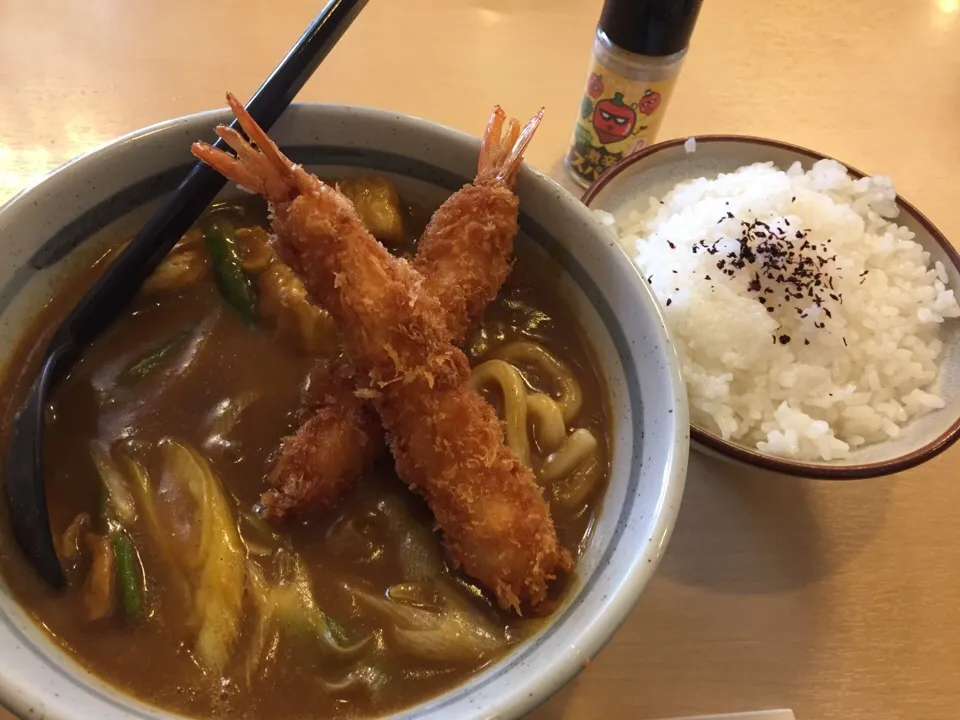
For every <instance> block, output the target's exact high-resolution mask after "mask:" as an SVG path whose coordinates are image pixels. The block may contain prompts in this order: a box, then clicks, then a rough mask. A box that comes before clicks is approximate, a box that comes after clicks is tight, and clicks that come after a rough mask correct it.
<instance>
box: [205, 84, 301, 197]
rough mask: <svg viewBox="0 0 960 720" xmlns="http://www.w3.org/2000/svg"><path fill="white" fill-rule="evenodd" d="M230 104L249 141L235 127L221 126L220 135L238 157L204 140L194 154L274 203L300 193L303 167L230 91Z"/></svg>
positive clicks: (234, 180)
mask: <svg viewBox="0 0 960 720" xmlns="http://www.w3.org/2000/svg"><path fill="white" fill-rule="evenodd" d="M227 103H228V104H229V105H230V109H231V110H232V111H233V114H234V115H236V117H237V120H238V121H239V122H240V127H241V128H243V131H244V132H245V133H246V134H247V138H249V140H248V139H247V138H245V137H243V135H241V134H240V133H239V132H237V131H236V130H234V129H233V128H230V127H226V126H224V125H219V126H217V128H216V133H217V135H218V136H219V137H220V138H221V139H222V140H223V141H224V142H225V143H226V144H227V145H229V146H230V148H231V149H232V150H233V151H234V152H235V153H236V157H234V156H233V155H231V154H230V153H227V152H224V151H223V150H219V149H217V148H215V147H213V146H212V145H210V144H209V143H205V142H202V141H200V142H195V143H194V144H193V147H192V148H191V150H192V151H193V154H194V155H195V156H196V157H197V158H198V159H200V160H202V161H203V162H205V163H206V164H207V165H209V166H210V167H211V168H213V169H214V170H216V171H217V172H218V173H220V174H221V175H223V176H224V177H226V178H227V179H228V180H232V181H233V182H235V183H237V184H238V185H240V186H242V187H243V188H245V189H247V190H249V191H250V192H253V193H256V194H257V195H261V196H263V197H264V198H266V199H267V200H268V201H270V202H284V201H289V200H292V199H293V198H294V197H296V196H297V195H299V194H300V191H301V184H302V183H301V182H300V175H301V174H302V170H301V169H300V168H299V167H298V166H297V165H295V164H294V163H292V162H291V161H290V160H289V159H288V158H287V157H286V156H285V155H284V154H283V153H282V152H280V149H279V148H278V147H277V146H276V144H274V142H273V141H272V140H271V139H270V138H269V137H267V134H266V133H265V132H264V131H263V128H261V127H260V126H259V125H258V124H257V123H256V121H255V120H254V119H253V118H252V117H251V116H250V113H248V112H247V110H246V108H245V107H243V105H242V104H240V101H239V100H237V98H236V96H235V95H233V93H227Z"/></svg>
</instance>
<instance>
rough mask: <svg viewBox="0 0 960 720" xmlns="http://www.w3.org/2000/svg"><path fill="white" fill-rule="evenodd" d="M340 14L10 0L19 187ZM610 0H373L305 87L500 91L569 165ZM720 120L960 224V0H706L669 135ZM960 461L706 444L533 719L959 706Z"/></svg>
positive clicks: (8, 75) (500, 99)
mask: <svg viewBox="0 0 960 720" xmlns="http://www.w3.org/2000/svg"><path fill="white" fill-rule="evenodd" d="M319 5H320V3H319V2H316V1H315V2H307V1H306V0H286V1H285V2H283V3H262V2H253V1H252V0H204V2H194V1H192V0H165V1H164V2H149V1H148V0H84V2H79V1H78V0H0V201H3V200H6V199H7V198H8V197H9V196H12V195H13V194H14V193H15V192H17V191H18V190H20V189H21V188H22V187H24V186H26V185H27V184H29V183H32V182H34V181H36V180H38V179H39V178H41V177H42V176H43V175H44V174H45V173H46V172H48V171H49V170H51V169H53V168H54V167H56V166H57V165H59V164H60V163H62V162H64V161H65V160H68V159H70V158H71V157H73V156H75V155H77V154H79V153H81V152H84V151H87V150H89V149H91V148H93V147H95V146H97V145H99V144H101V143H103V142H105V141H108V140H110V139H112V138H114V137H116V136H118V135H121V134H123V133H126V132H129V131H131V130H134V129H136V128H139V127H143V126H145V125H149V124H151V123H155V122H157V121H160V120H164V119H167V118H170V117H174V116H177V115H182V114H185V113H191V112H195V111H198V110H204V109H207V108H210V107H215V106H219V105H220V104H221V102H222V98H223V93H224V90H226V89H231V90H233V91H234V92H235V93H237V94H238V95H239V96H241V97H247V96H249V94H250V93H251V92H252V91H253V90H254V89H255V88H256V86H257V85H258V83H259V82H260V80H261V79H262V78H263V77H265V75H266V74H267V73H268V72H269V70H270V69H271V68H272V67H273V66H274V64H275V62H276V61H277V60H278V59H279V58H280V57H281V55H282V54H283V52H284V51H285V50H286V49H287V47H288V46H289V45H290V44H291V43H292V42H293V40H294V39H296V37H297V36H298V35H299V33H300V32H301V31H302V29H303V28H304V27H305V26H306V24H307V22H308V21H309V19H310V18H311V17H312V16H313V15H314V14H315V12H316V11H317V9H318V7H319ZM268 6H272V7H274V8H281V7H282V8H283V9H268ZM599 12H600V2H599V1H598V0H403V1H402V2H401V1H400V0H371V2H370V4H369V6H368V8H367V9H366V10H365V11H364V13H363V14H362V16H361V17H360V18H359V19H358V21H357V22H356V24H355V26H354V27H353V29H351V30H350V32H349V34H348V35H347V36H346V37H345V38H344V40H343V41H342V42H341V44H340V46H339V47H337V48H336V50H335V51H334V52H333V53H332V54H331V56H330V57H329V58H328V60H327V61H326V62H325V63H324V65H323V66H322V67H321V68H320V70H319V71H318V72H317V74H316V76H315V77H314V78H313V79H312V80H311V81H310V83H309V84H308V85H307V87H306V89H305V90H304V91H303V93H302V94H301V99H303V100H311V101H326V102H336V103H352V104H361V105H372V106H378V107H383V108H389V109H392V110H398V111H402V112H406V113H410V114H414V115H419V116H422V117H425V118H429V119H431V120H435V121H438V122H441V123H445V124H448V125H452V126H455V127H458V128H461V129H463V130H466V131H469V132H471V133H475V134H476V133H479V132H480V131H481V129H482V127H483V125H484V121H485V120H486V117H487V115H488V113H489V110H490V107H491V106H492V105H493V104H494V103H501V104H502V105H503V106H504V107H505V108H506V109H507V110H508V111H509V112H511V113H513V114H517V115H519V116H526V115H529V114H530V113H531V112H532V111H533V110H534V109H535V108H536V107H538V106H539V105H541V104H545V105H546V106H547V116H546V119H545V120H544V123H543V126H542V128H541V130H540V132H539V134H538V135H537V138H536V141H535V142H534V143H533V146H532V148H531V151H530V152H529V154H528V159H529V160H530V161H531V162H532V163H533V164H534V165H536V166H538V167H539V168H541V169H544V170H546V171H548V172H552V173H553V174H555V175H556V176H558V177H559V176H560V175H562V171H561V169H560V166H559V158H560V157H561V156H562V154H563V152H564V151H565V149H566V143H567V140H568V138H569V134H570V131H571V124H572V122H573V120H574V116H575V113H576V111H577V108H578V104H579V99H580V94H581V92H582V89H583V82H584V73H585V70H586V63H587V53H588V49H589V46H590V42H591V37H592V33H593V28H594V24H595V23H596V20H597V18H598V17H599ZM715 132H720V133H725V132H729V133H746V134H756V135H763V136H768V137H772V138H778V139H781V140H786V141H790V142H794V143H798V144H801V145H807V146H809V147H812V148H816V149H818V150H820V151H822V152H824V153H827V154H832V155H835V156H836V157H838V158H840V159H842V160H844V161H846V162H848V163H850V164H852V165H854V166H857V167H860V168H861V169H863V170H866V171H869V172H884V173H887V174H890V175H892V176H893V178H894V179H895V181H896V185H897V188H898V189H899V190H900V191H901V192H902V193H903V194H904V196H905V197H907V198H909V199H910V200H912V201H913V202H915V203H916V204H917V205H919V207H920V208H921V209H922V210H923V211H924V212H925V213H927V214H928V215H929V217H930V218H931V219H932V220H933V221H934V222H935V223H937V224H938V225H939V226H940V227H941V229H942V230H943V231H944V232H945V233H946V234H947V235H948V236H950V237H953V238H955V239H956V238H960V212H958V203H960V183H958V180H957V178H958V175H960V0H846V1H845V2H835V1H834V0H706V2H705V9H704V11H703V13H702V15H701V19H700V23H699V26H698V29H697V33H696V35H695V38H694V44H693V47H692V50H691V52H690V55H689V58H688V61H687V64H686V67H685V69H684V71H683V74H682V76H681V80H680V84H679V88H678V90H677V94H676V96H675V98H674V100H673V102H672V105H671V107H670V108H669V112H668V114H667V118H666V121H665V123H664V126H663V130H662V135H661V137H662V138H668V137H675V136H683V135H687V134H695V133H715ZM955 242H957V241H956V240H955ZM958 465H960V448H955V449H954V450H952V451H949V452H948V453H946V454H945V455H944V456H942V457H940V458H938V459H936V460H934V461H932V462H930V463H929V464H927V465H926V466H924V467H923V468H921V469H918V470H914V471H911V472H907V473H904V474H902V475H898V476H895V477H891V478H887V479H883V480H875V481H864V482H852V483H816V482H807V481H802V480H795V479H785V478H778V477H774V476H770V475H765V474H760V473H750V472H745V471H741V470H736V469H733V468H731V467H725V466H722V465H720V464H717V463H716V462H714V461H709V460H706V459H704V458H702V457H698V456H694V457H693V458H692V463H691V468H690V474H689V480H688V486H687V494H686V497H685V499H684V503H683V507H682V510H681V513H680V520H679V523H678V525H677V528H676V531H675V533H674V536H673V540H672V542H671V544H670V547H669V550H668V552H667V555H666V558H665V560H664V562H663V564H662V566H661V569H660V571H659V573H658V574H657V576H656V577H655V579H654V580H653V582H652V583H651V584H650V586H649V587H648V589H647V590H646V592H645V593H644V595H643V597H642V598H641V600H640V602H639V604H638V605H637V607H636V610H635V611H634V613H633V614H632V616H631V617H630V619H629V620H628V621H627V623H626V624H625V625H624V627H623V628H622V629H621V630H620V632H619V633H618V634H617V635H616V637H615V639H614V640H613V641H612V642H611V643H610V645H609V646H608V647H607V648H606V650H604V651H603V653H601V654H600V655H599V657H597V658H596V660H595V661H594V662H593V663H592V664H591V665H590V667H589V668H588V669H587V670H586V671H585V672H584V673H582V674H581V675H580V676H579V677H578V678H577V679H576V680H575V681H574V682H573V683H571V684H570V685H569V686H568V687H567V688H566V689H565V690H563V691H562V692H560V693H559V694H558V695H556V696H555V697H554V698H553V699H552V700H550V701H549V702H548V703H547V704H546V705H544V706H543V707H542V708H540V709H539V710H538V711H536V712H535V713H534V714H533V716H532V717H533V718H535V720H547V719H548V718H576V719H577V720H591V719H592V718H597V719H599V718H658V717H667V716H677V715H684V714H693V713H706V712H720V711H736V710H746V709H760V708H772V707H790V708H793V709H794V710H795V712H796V713H797V716H798V717H799V718H801V720H810V719H819V718H842V719H844V720H846V719H848V718H868V717H869V718H891V719H892V718H904V719H906V718H910V719H913V718H923V719H925V720H936V719H942V720H954V719H955V718H958V717H960V522H958V519H960V470H958ZM2 715H3V713H2V711H0V716H2Z"/></svg>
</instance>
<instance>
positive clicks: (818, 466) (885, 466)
mask: <svg viewBox="0 0 960 720" xmlns="http://www.w3.org/2000/svg"><path fill="white" fill-rule="evenodd" d="M691 137H692V138H693V139H694V140H695V141H696V143H697V145H700V144H701V143H715V142H732V143H745V144H748V145H765V146H767V147H774V148H779V149H781V150H789V151H791V152H794V153H797V154H798V155H803V156H805V157H807V158H809V159H810V160H814V161H816V160H836V158H832V157H830V156H828V155H824V154H822V153H818V152H816V151H815V150H811V149H810V148H806V147H802V146H800V145H791V144H790V143H785V142H780V141H779V140H768V139H766V138H760V137H753V136H750V135H694V136H691ZM688 139H689V138H677V139H675V140H666V141H664V142H661V143H657V144H655V145H651V146H650V147H648V148H644V149H643V150H640V151H639V152H637V153H635V154H633V155H629V156H627V157H625V158H623V159H622V160H620V161H619V162H617V163H616V164H615V165H613V166H612V167H610V168H609V169H608V170H606V171H605V172H604V173H603V174H602V175H601V176H600V177H598V178H597V179H596V180H595V181H594V182H593V184H591V185H590V187H588V188H587V189H586V191H585V192H584V193H583V195H582V196H581V198H580V200H581V201H582V202H583V204H584V205H587V206H588V207H589V206H590V203H591V202H592V201H593V200H594V199H595V198H596V197H597V195H599V194H600V192H601V191H602V190H603V189H604V188H605V187H606V186H607V185H608V184H609V183H610V182H611V181H612V180H613V179H614V178H616V177H617V176H618V175H619V174H620V173H622V172H624V171H625V170H629V169H630V167H631V166H633V165H634V164H636V163H638V162H640V161H642V160H645V159H647V158H648V157H650V156H651V155H654V154H656V153H658V152H660V151H661V150H667V149H670V148H675V147H677V146H682V145H683V144H684V143H686V142H687V140H688ZM836 162H839V163H840V164H841V165H843V166H844V167H845V168H846V169H847V171H848V172H849V173H850V174H851V175H852V176H853V177H855V178H857V179H859V178H862V177H865V176H866V173H864V172H862V171H860V170H858V169H857V168H855V167H851V166H850V165H847V164H846V163H845V162H843V161H842V160H836ZM897 206H898V207H899V208H900V210H901V211H902V212H905V213H906V214H908V215H910V216H912V217H913V218H914V219H915V220H916V221H917V222H918V223H919V224H920V225H922V226H923V228H924V229H925V230H926V231H927V232H928V233H930V235H931V237H933V239H934V240H936V241H937V244H939V245H940V247H941V248H942V249H943V251H944V253H945V254H946V256H947V258H948V259H949V261H950V263H951V264H952V265H953V266H954V268H955V269H956V270H957V271H958V272H960V253H958V252H957V249H956V248H954V247H953V245H951V244H950V242H949V241H948V240H947V238H946V237H945V236H944V234H943V233H942V232H940V230H938V229H937V227H936V226H935V225H934V224H933V223H932V222H930V220H929V219H928V218H927V217H926V216H925V215H924V214H923V213H922V212H920V211H919V210H917V208H916V207H915V206H914V205H913V204H911V203H910V202H908V201H907V200H905V199H904V198H903V197H902V196H901V195H900V193H899V192H898V193H897ZM690 435H691V438H692V439H693V440H694V441H695V442H697V443H699V444H700V445H702V446H703V447H705V448H707V449H709V450H712V451H713V452H716V453H719V454H721V455H726V456H728V457H730V458H733V459H734V460H739V461H740V462H743V463H746V464H747V465H754V466H756V467H760V468H763V469H764V470H770V471H772V472H776V473H782V474H784V475H793V476H797V477H808V478H815V479H819V480H857V479H863V478H872V477H882V476H884V475H892V474H893V473H898V472H902V471H904V470H909V469H910V468H913V467H916V466H918V465H922V464H923V463H925V462H927V461H928V460H931V459H932V458H934V457H936V456H937V455H939V454H940V453H942V452H943V451H944V450H946V449H947V448H949V447H950V446H951V445H953V443H955V442H956V441H957V440H958V439H960V416H958V417H957V418H956V419H955V420H954V421H953V423H952V424H951V425H950V427H948V428H947V429H946V430H945V431H944V432H943V433H941V434H940V435H939V436H937V437H936V438H934V439H933V440H931V441H930V442H928V443H925V444H924V445H922V446H921V447H919V448H917V449H916V450H913V451H912V452H909V453H906V454H904V455H900V456H899V457H895V458H891V459H889V460H880V461H877V462H871V463H861V464H857V465H834V464H830V463H829V462H826V461H824V462H816V461H801V460H790V459H788V458H780V457H777V456H775V455H768V454H766V453H762V452H760V451H759V450H755V449H752V448H749V447H746V446H744V445H740V444H738V443H733V442H730V441H729V440H724V439H723V438H721V437H719V436H717V435H715V434H714V433H711V432H708V431H706V430H702V429H701V428H698V427H697V426H696V425H693V424H691V426H690Z"/></svg>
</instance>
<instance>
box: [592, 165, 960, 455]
mask: <svg viewBox="0 0 960 720" xmlns="http://www.w3.org/2000/svg"><path fill="white" fill-rule="evenodd" d="M895 199H896V191H895V190H894V188H893V185H892V183H891V182H890V180H889V179H888V178H885V177H881V176H875V177H871V178H863V179H862V180H854V179H853V178H851V177H850V176H848V175H847V173H846V169H845V168H844V167H843V166H842V165H840V164H839V163H837V162H834V161H831V160H823V161H820V162H818V163H816V164H815V165H814V166H813V167H812V168H811V169H810V171H809V172H806V173H804V171H803V169H802V168H801V167H800V165H799V163H797V164H795V165H794V166H793V167H791V168H790V169H789V170H787V171H786V172H784V171H782V170H778V169H777V168H775V167H774V166H773V164H772V163H766V164H756V165H751V166H748V167H743V168H740V169H739V170H737V171H736V172H734V173H730V174H724V175H720V176H719V177H718V178H716V179H715V180H707V179H705V178H700V179H696V180H691V181H686V182H683V183H680V184H679V185H677V186H676V187H675V188H674V189H673V190H672V191H671V192H669V193H667V195H665V196H664V197H663V198H660V199H656V198H651V199H650V200H649V201H648V202H647V203H643V202H638V204H637V207H636V209H633V210H631V211H630V212H629V213H627V215H626V217H625V218H621V221H620V223H619V226H617V223H616V222H615V221H614V219H613V218H612V216H609V215H606V216H605V217H604V221H605V222H607V223H608V224H610V225H611V226H612V227H613V228H614V229H615V231H616V232H617V234H618V236H619V237H620V240H621V242H622V243H623V245H624V247H625V248H626V249H627V251H628V252H630V253H631V254H634V253H635V254H636V258H635V262H636V264H637V266H638V267H639V268H640V269H641V271H642V272H643V274H644V276H645V277H647V278H648V282H649V283H650V285H651V286H652V288H653V290H654V291H655V293H656V294H657V297H658V298H659V299H660V302H661V304H663V305H664V312H665V314H666V318H667V322H668V324H669V326H670V329H671V332H672V335H673V338H674V340H675V341H676V345H677V350H678V352H679V354H680V358H681V362H682V371H683V374H684V377H685V379H686V382H687V388H688V391H689V395H690V404H691V412H692V416H693V421H694V423H696V424H697V425H698V426H701V427H704V428H706V429H708V430H711V431H712V432H715V433H717V434H719V435H721V436H722V437H724V438H727V439H733V440H736V441H738V442H740V443H743V444H747V445H751V446H755V447H756V448H757V449H759V450H760V451H762V452H765V453H771V454H775V455H780V456H783V457H790V458H796V459H804V460H820V459H822V460H832V459H839V458H843V457H845V456H847V455H848V454H849V453H850V451H851V450H853V449H856V448H858V447H861V446H863V445H866V444H868V443H875V442H879V441H883V440H885V439H888V438H895V437H897V435H898V434H899V433H900V429H901V427H902V426H903V425H905V424H906V423H907V422H909V421H910V420H912V419H914V418H916V417H918V416H920V415H923V414H925V413H928V412H930V411H932V410H936V409H938V408H941V407H943V400H942V399H941V398H940V397H939V396H938V395H937V393H936V379H937V371H938V358H939V356H940V354H941V350H942V343H941V341H940V340H939V339H938V334H939V328H940V325H941V324H942V323H943V322H944V319H945V318H955V317H958V316H960V306H958V304H957V300H956V299H955V297H954V291H953V290H952V289H948V288H947V275H946V272H945V270H944V268H943V266H942V264H941V263H939V262H937V263H934V264H932V265H931V262H930V256H929V253H927V252H924V250H923V248H922V247H921V246H920V245H919V244H918V243H917V242H915V241H914V240H913V237H914V235H913V233H912V232H910V231H909V230H908V229H906V228H904V227H899V226H897V225H896V224H895V223H893V222H890V221H889V220H890V219H892V218H895V217H896V216H897V212H898V208H897V205H896V203H895ZM755 220H760V221H763V223H765V224H766V226H768V227H769V229H770V231H771V232H772V233H774V234H776V235H777V236H778V238H779V236H781V235H782V236H784V237H785V238H788V239H789V240H788V241H786V242H784V241H781V240H779V239H778V240H776V241H775V242H773V243H772V246H774V247H775V248H781V249H783V248H785V247H787V248H790V249H792V250H793V251H794V253H795V255H794V257H793V260H792V261H790V262H788V261H786V260H784V259H783V258H780V259H779V260H778V259H777V256H776V253H777V250H776V249H774V250H772V251H770V250H767V251H765V252H766V254H764V253H762V252H761V253H757V254H756V260H755V262H750V258H749V254H750V253H749V251H748V252H747V258H746V259H745V260H742V261H737V260H733V261H731V255H730V253H733V256H732V257H733V258H741V257H742V254H741V253H742V251H743V248H744V246H745V245H746V246H748V247H752V248H756V246H757V243H759V242H762V241H763V239H762V238H758V237H757V235H756V232H764V230H763V227H764V226H763V225H759V226H753V234H752V235H751V236H749V237H748V238H747V239H746V240H743V233H744V232H745V231H744V230H743V226H742V225H741V222H743V221H745V222H747V223H750V224H752V223H753V222H754V221H755ZM798 231H799V232H800V234H801V235H802V237H800V238H799V239H798V237H797V232H798ZM768 238H769V233H768ZM804 241H806V242H807V243H808V246H803V243H804ZM695 246H696V248H697V251H696V252H694V247H695ZM768 247H769V246H768ZM707 248H709V250H708V249H707ZM713 251H716V252H713ZM771 253H772V254H771ZM771 259H772V261H773V262H779V263H785V266H786V272H781V271H779V270H777V269H776V268H774V269H768V270H763V269H762V268H761V265H760V264H761V263H762V262H764V261H767V262H770V261H771ZM721 261H724V262H723V266H724V267H723V268H722V269H720V268H718V263H719V262H721ZM798 267H799V268H800V270H799V271H798V270H797V268H798ZM724 270H726V271H728V272H729V273H732V274H727V273H726V272H724ZM817 273H820V275H819V280H820V284H819V285H818V284H817V277H818V276H817ZM791 275H792V276H793V277H794V278H800V279H799V280H797V283H795V284H792V285H785V284H784V282H783V281H782V280H778V277H777V276H780V278H783V277H784V276H791ZM758 278H759V279H760V285H761V286H762V287H761V288H759V289H758V287H757V279H758ZM828 283H832V288H831V287H828ZM787 287H790V288H791V290H792V291H793V292H800V293H802V298H796V297H794V296H791V297H789V298H788V297H787V296H786V295H785V290H786V289H787ZM798 288H799V289H798ZM811 292H812V293H813V294H814V295H815V296H816V297H817V298H818V299H819V300H820V304H819V305H818V304H817V302H815V301H814V299H813V296H811ZM761 297H763V298H764V301H763V302H761V300H760V298H761ZM768 308H773V310H772V312H771V311H768Z"/></svg>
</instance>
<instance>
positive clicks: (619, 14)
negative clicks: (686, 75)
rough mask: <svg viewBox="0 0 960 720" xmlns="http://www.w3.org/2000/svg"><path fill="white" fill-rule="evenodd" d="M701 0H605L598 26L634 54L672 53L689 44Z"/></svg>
mask: <svg viewBox="0 0 960 720" xmlns="http://www.w3.org/2000/svg"><path fill="white" fill-rule="evenodd" d="M702 4H703V0H606V1H605V2H604V4H603V12H602V13H601V15H600V29H601V30H603V32H604V33H605V34H606V36H607V37H608V38H610V41H611V42H612V43H613V44H614V45H617V46H618V47H621V48H623V49H624V50H627V51H629V52H632V53H636V54H637V55H652V56H655V57H662V56H664V55H673V53H675V52H679V51H680V50H683V49H684V48H685V47H687V45H689V44H690V36H691V35H693V26H694V25H696V24H697V15H699V14H700V6H701V5H702Z"/></svg>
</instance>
